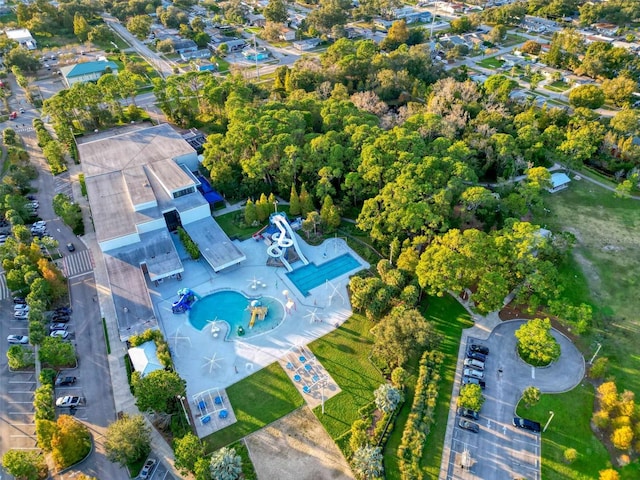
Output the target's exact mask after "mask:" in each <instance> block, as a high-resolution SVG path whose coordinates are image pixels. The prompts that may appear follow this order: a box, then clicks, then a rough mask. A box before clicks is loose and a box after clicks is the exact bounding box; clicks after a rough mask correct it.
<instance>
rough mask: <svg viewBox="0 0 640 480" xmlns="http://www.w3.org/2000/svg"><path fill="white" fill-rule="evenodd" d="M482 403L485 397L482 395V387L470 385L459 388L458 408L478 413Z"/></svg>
mask: <svg viewBox="0 0 640 480" xmlns="http://www.w3.org/2000/svg"><path fill="white" fill-rule="evenodd" d="M484 401H485V397H484V395H483V394H482V387H480V385H475V384H472V383H470V384H467V385H463V386H462V387H461V388H460V395H459V396H458V406H459V407H463V408H469V409H471V410H473V411H475V412H479V411H480V409H481V408H482V404H483V403H484Z"/></svg>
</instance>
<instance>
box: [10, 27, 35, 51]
mask: <svg viewBox="0 0 640 480" xmlns="http://www.w3.org/2000/svg"><path fill="white" fill-rule="evenodd" d="M4 33H5V34H6V35H7V38H8V39H9V40H13V41H14V42H18V43H19V44H20V45H22V46H23V47H25V48H26V49H27V50H35V49H36V48H38V45H37V43H36V41H35V40H34V38H33V37H32V36H31V32H30V31H29V30H27V29H26V28H18V29H16V30H5V32H4Z"/></svg>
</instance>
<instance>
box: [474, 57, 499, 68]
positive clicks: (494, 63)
mask: <svg viewBox="0 0 640 480" xmlns="http://www.w3.org/2000/svg"><path fill="white" fill-rule="evenodd" d="M476 63H477V64H478V65H480V66H481V67H484V68H500V67H501V66H502V65H503V64H504V60H498V59H497V58H496V57H489V58H485V59H484V60H480V61H479V62H476Z"/></svg>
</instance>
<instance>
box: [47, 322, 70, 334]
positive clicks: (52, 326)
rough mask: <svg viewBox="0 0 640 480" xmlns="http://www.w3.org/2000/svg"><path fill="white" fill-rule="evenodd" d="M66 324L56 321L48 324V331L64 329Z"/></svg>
mask: <svg viewBox="0 0 640 480" xmlns="http://www.w3.org/2000/svg"><path fill="white" fill-rule="evenodd" d="M66 329H67V324H66V323H65V322H56V323H51V324H49V331H50V332H53V331H54V330H66Z"/></svg>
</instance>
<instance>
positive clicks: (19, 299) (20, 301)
mask: <svg viewBox="0 0 640 480" xmlns="http://www.w3.org/2000/svg"><path fill="white" fill-rule="evenodd" d="M13 303H14V304H16V305H17V304H21V303H22V304H26V303H27V301H26V300H25V299H24V298H22V297H13Z"/></svg>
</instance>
